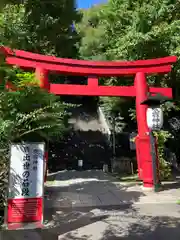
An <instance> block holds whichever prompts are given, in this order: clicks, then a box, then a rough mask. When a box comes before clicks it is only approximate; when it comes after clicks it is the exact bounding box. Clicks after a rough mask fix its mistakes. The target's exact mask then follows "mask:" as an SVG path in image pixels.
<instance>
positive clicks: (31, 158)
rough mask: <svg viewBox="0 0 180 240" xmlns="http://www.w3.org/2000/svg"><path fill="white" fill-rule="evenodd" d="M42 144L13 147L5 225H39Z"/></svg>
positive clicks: (41, 219) (41, 216)
mask: <svg viewBox="0 0 180 240" xmlns="http://www.w3.org/2000/svg"><path fill="white" fill-rule="evenodd" d="M44 154H45V144H44V143H25V144H13V145H12V146H11V158H10V169H9V188H8V206H7V217H6V221H7V224H13V223H14V224H15V223H32V222H37V223H41V224H42V223H43V194H44V192H43V191H44Z"/></svg>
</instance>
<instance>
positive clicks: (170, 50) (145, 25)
mask: <svg viewBox="0 0 180 240" xmlns="http://www.w3.org/2000/svg"><path fill="white" fill-rule="evenodd" d="M82 13H83V17H82V21H81V23H80V24H77V25H78V26H77V29H78V33H79V34H80V35H81V37H82V39H81V44H80V48H79V51H80V55H81V57H82V58H84V59H97V60H99V59H102V60H128V61H131V60H137V59H152V58H158V57H164V56H168V55H176V56H178V57H179V56H180V34H179V31H180V20H179V19H180V1H174V0H172V1H166V0H156V1H155V0H150V1H146V0H145V1H142V0H134V1H131V0H129V1H127V0H109V1H108V2H107V3H106V4H101V5H98V6H95V7H93V8H91V9H88V10H83V11H82ZM102 83H103V84H106V85H132V84H133V79H132V78H124V77H123V78H121V77H120V78H109V79H103V81H102ZM148 83H149V85H153V86H162V87H167V86H169V87H173V89H174V90H175V94H176V98H177V100H178V99H179V96H180V94H179V92H180V61H179V60H178V62H177V64H176V65H175V66H174V67H173V70H172V72H171V73H170V74H167V75H158V76H156V75H153V76H148ZM102 105H103V106H104V105H106V108H108V109H109V113H110V114H112V112H114V109H116V111H117V109H118V110H119V112H120V113H121V116H123V114H124V112H126V113H127V114H125V116H123V117H124V122H126V123H128V124H127V125H129V124H130V123H129V116H130V117H131V119H132V120H133V121H134V120H135V119H136V115H135V104H134V102H133V101H132V102H129V103H128V102H124V101H122V98H118V99H115V100H114V99H113V100H112V99H110V98H106V99H105V98H104V100H103V104H102ZM163 109H164V112H165V114H166V115H167V118H168V114H169V112H170V111H171V110H172V109H176V110H178V109H179V102H177V104H176V105H175V106H174V105H173V104H171V103H168V104H166V105H164V106H163ZM128 114H129V115H128ZM168 137H170V136H168ZM166 140H167V135H166V134H165V132H160V133H158V141H159V154H160V162H161V175H162V177H167V176H168V175H169V174H170V168H169V166H166V162H165V161H164V156H163V146H164V143H165V141H166Z"/></svg>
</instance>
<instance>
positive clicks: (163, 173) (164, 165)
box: [155, 131, 171, 180]
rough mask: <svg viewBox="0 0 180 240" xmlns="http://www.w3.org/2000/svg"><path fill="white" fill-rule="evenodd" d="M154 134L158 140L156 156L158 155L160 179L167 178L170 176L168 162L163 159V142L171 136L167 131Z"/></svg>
mask: <svg viewBox="0 0 180 240" xmlns="http://www.w3.org/2000/svg"><path fill="white" fill-rule="evenodd" d="M155 136H156V137H157V141H158V157H159V168H160V179H161V180H168V179H170V177H171V167H170V164H169V163H168V162H167V161H166V160H165V158H164V156H165V154H164V144H165V142H166V141H167V140H168V138H170V137H171V134H170V133H169V132H167V131H159V132H155Z"/></svg>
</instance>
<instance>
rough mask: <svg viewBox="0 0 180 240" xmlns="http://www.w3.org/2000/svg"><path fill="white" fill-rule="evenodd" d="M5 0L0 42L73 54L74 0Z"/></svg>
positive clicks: (76, 16) (43, 50) (31, 49)
mask: <svg viewBox="0 0 180 240" xmlns="http://www.w3.org/2000/svg"><path fill="white" fill-rule="evenodd" d="M20 2H21V3H22V4H19V2H18V1H6V3H5V4H4V5H3V8H2V10H1V13H0V44H3V45H8V46H10V47H13V48H17V49H23V50H29V51H32V52H36V53H43V54H51V55H56V56H60V57H73V58H76V57H77V48H76V44H77V42H78V41H79V37H78V35H77V33H76V32H75V31H73V28H72V24H73V23H74V22H76V21H79V19H80V15H79V13H78V12H77V11H76V9H75V1H74V0H61V1H59V0H53V3H52V2H51V1H46V0H43V1H40V0H27V1H20Z"/></svg>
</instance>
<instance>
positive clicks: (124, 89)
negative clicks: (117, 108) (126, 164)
mask: <svg viewBox="0 0 180 240" xmlns="http://www.w3.org/2000/svg"><path fill="white" fill-rule="evenodd" d="M0 51H1V52H2V53H3V54H4V55H5V56H6V62H7V63H8V64H10V65H16V66H19V67H21V68H23V69H26V70H29V69H31V70H32V69H35V73H36V77H37V78H38V79H39V80H40V86H41V87H42V88H44V89H47V91H49V92H50V93H54V94H58V95H81V96H82V95H87V96H123V97H136V115H137V127H138V135H137V137H136V153H137V163H138V172H139V178H140V179H142V180H143V184H144V187H147V188H152V187H154V182H153V173H152V156H151V150H150V136H149V129H148V127H147V123H146V110H147V107H148V106H146V105H141V102H142V101H144V100H145V99H146V97H147V93H148V92H150V93H151V94H155V93H161V94H162V95H164V96H167V97H170V98H172V89H171V88H153V87H148V85H147V81H146V75H147V74H154V73H168V72H170V71H171V65H172V64H173V63H175V62H176V61H177V58H176V57H175V56H171V57H165V58H160V59H152V60H141V61H140V60H138V61H134V62H96V61H95V62H93V61H83V60H72V59H62V58H56V57H51V56H43V55H40V54H34V53H30V52H26V51H21V50H11V49H9V48H5V47H1V49H0ZM52 71H54V72H59V73H61V74H67V75H79V76H87V77H88V84H87V85H74V84H73V85H71V84H52V83H50V82H49V80H48V73H49V72H52ZM122 75H131V76H133V75H135V82H134V86H99V84H98V77H103V76H105V77H110V76H122ZM157 163H158V159H157ZM157 166H158V164H157Z"/></svg>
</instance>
